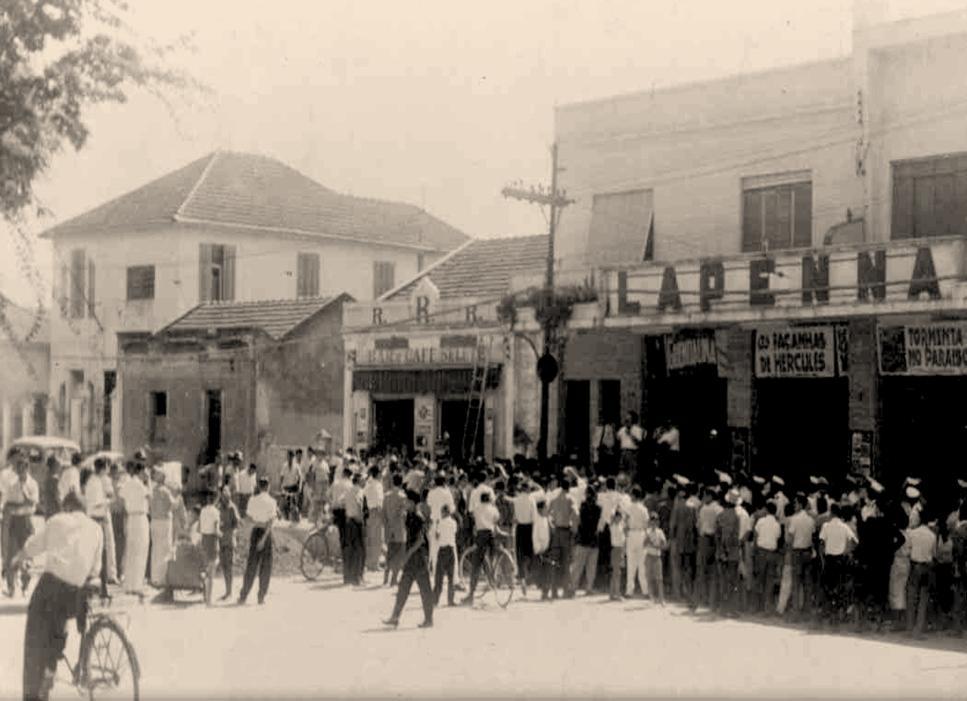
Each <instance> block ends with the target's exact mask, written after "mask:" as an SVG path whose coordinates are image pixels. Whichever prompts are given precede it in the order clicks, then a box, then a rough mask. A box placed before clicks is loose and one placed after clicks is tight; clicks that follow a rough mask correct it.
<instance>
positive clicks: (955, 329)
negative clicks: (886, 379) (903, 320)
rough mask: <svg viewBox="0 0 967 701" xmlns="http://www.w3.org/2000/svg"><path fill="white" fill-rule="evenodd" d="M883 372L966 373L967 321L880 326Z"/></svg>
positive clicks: (905, 373) (881, 370)
mask: <svg viewBox="0 0 967 701" xmlns="http://www.w3.org/2000/svg"><path fill="white" fill-rule="evenodd" d="M877 335H878V339H879V343H878V344H877V345H878V346H879V351H880V353H879V355H880V372H881V373H882V374H884V375H967V322H965V321H951V322H946V323H936V324H916V325H912V326H881V327H880V328H879V333H878V334H877Z"/></svg>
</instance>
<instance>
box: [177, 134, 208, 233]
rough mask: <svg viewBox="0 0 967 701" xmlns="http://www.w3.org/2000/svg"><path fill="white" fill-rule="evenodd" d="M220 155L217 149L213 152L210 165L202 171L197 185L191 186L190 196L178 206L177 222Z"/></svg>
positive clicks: (196, 182) (206, 165)
mask: <svg viewBox="0 0 967 701" xmlns="http://www.w3.org/2000/svg"><path fill="white" fill-rule="evenodd" d="M218 153H219V152H218V150H217V149H216V150H214V151H212V152H211V155H210V156H209V158H208V163H206V164H205V168H204V169H203V170H202V172H201V175H199V176H198V180H197V181H195V184H194V185H192V186H191V190H189V191H188V194H187V195H186V196H185V199H184V201H183V202H182V203H181V204H180V205H178V209H176V210H175V213H174V219H175V221H177V220H178V218H179V217H180V216H181V215H182V212H183V211H184V209H185V207H187V206H188V203H189V202H190V201H191V198H192V197H194V196H195V193H197V192H198V189H199V188H200V187H201V185H202V183H203V182H205V178H207V177H208V173H210V172H211V169H212V166H214V165H215V160H216V159H217V158H218Z"/></svg>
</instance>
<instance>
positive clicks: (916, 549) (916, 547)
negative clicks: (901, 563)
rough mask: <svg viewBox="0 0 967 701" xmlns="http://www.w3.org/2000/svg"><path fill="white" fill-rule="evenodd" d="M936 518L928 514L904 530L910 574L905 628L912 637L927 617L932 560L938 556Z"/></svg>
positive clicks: (919, 629) (920, 633) (918, 631)
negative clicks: (934, 519) (917, 523)
mask: <svg viewBox="0 0 967 701" xmlns="http://www.w3.org/2000/svg"><path fill="white" fill-rule="evenodd" d="M936 527H937V524H936V521H933V520H932V516H931V515H929V514H928V515H926V516H924V517H923V518H922V523H920V524H919V525H917V526H916V527H915V528H911V529H910V530H909V531H907V533H906V536H907V541H908V542H909V544H910V575H909V577H908V579H907V631H908V633H909V634H910V635H913V636H915V637H922V636H923V631H924V626H925V625H926V619H927V604H928V601H929V598H930V596H929V595H930V582H931V579H932V577H933V567H934V561H935V560H936V557H937V533H936V530H935V529H936Z"/></svg>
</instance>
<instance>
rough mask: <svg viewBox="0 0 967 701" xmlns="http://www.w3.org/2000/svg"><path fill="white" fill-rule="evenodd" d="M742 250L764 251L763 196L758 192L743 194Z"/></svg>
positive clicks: (751, 191)
mask: <svg viewBox="0 0 967 701" xmlns="http://www.w3.org/2000/svg"><path fill="white" fill-rule="evenodd" d="M742 250H743V251H744V252H749V251H759V250H762V194H761V193H760V192H759V191H758V190H749V191H747V192H744V193H742Z"/></svg>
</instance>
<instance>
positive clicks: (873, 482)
mask: <svg viewBox="0 0 967 701" xmlns="http://www.w3.org/2000/svg"><path fill="white" fill-rule="evenodd" d="M870 489H872V490H873V491H874V492H876V493H877V494H880V493H881V492H882V491H883V485H882V484H880V483H879V482H877V481H876V480H875V479H873V478H872V477H871V478H870Z"/></svg>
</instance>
